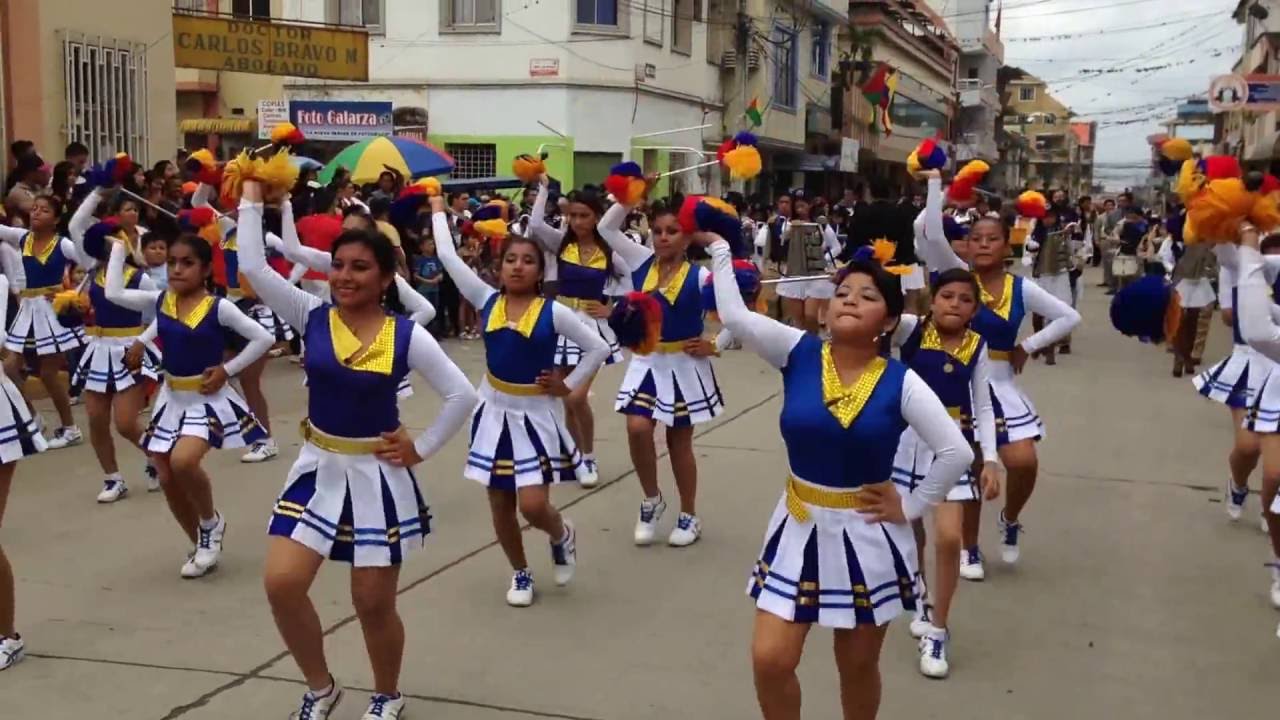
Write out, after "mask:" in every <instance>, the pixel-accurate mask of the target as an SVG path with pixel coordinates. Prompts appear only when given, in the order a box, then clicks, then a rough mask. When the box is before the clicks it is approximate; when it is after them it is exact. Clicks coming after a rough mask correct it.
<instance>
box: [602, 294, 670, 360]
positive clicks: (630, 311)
mask: <svg viewBox="0 0 1280 720" xmlns="http://www.w3.org/2000/svg"><path fill="white" fill-rule="evenodd" d="M609 327H610V328H612V329H613V332H614V334H615V335H616V336H617V339H618V344H620V345H622V346H623V347H626V348H629V349H630V350H631V351H632V352H634V353H636V354H637V355H648V354H649V353H651V352H653V351H654V349H656V348H657V347H658V340H659V339H660V338H661V337H662V306H661V305H659V304H658V300H657V299H656V298H654V297H653V296H652V295H650V294H648V293H642V292H629V293H627V294H626V295H624V296H623V297H622V299H621V300H619V301H618V302H617V303H616V304H615V305H614V306H613V311H612V312H610V313H609Z"/></svg>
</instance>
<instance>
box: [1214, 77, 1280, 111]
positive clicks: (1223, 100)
mask: <svg viewBox="0 0 1280 720" xmlns="http://www.w3.org/2000/svg"><path fill="white" fill-rule="evenodd" d="M1209 109H1210V110H1211V111H1213V112H1216V113H1220V112H1233V111H1236V110H1248V111H1249V112H1270V111H1272V110H1280V75H1219V76H1217V77H1215V78H1214V79H1213V80H1211V81H1210V82H1209Z"/></svg>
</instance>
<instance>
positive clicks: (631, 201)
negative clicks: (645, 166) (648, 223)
mask: <svg viewBox="0 0 1280 720" xmlns="http://www.w3.org/2000/svg"><path fill="white" fill-rule="evenodd" d="M604 189H605V191H606V192H608V193H609V194H611V195H613V197H614V199H616V200H617V201H618V202H620V203H622V204H623V205H635V204H636V203H638V202H640V201H641V200H643V199H644V195H645V193H646V192H647V191H648V189H649V187H648V183H646V182H645V179H644V171H643V170H641V169H640V165H639V164H637V163H634V162H630V161H628V162H624V163H618V164H617V165H614V166H613V167H611V168H609V176H608V177H606V178H605V179H604Z"/></svg>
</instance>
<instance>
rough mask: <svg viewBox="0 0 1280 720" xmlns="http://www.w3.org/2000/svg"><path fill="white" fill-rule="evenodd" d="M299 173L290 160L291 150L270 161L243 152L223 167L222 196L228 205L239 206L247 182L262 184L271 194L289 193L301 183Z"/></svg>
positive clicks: (272, 157) (269, 159)
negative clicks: (253, 181) (237, 204)
mask: <svg viewBox="0 0 1280 720" xmlns="http://www.w3.org/2000/svg"><path fill="white" fill-rule="evenodd" d="M298 173H299V170H298V166H297V165H294V164H293V163H292V162H291V161H290V160H289V153H288V151H282V152H278V153H276V154H274V155H272V156H271V157H270V158H261V157H250V156H249V153H248V152H247V151H241V153H240V155H238V156H237V157H236V158H235V159H234V160H232V161H231V162H228V163H227V164H226V166H225V167H224V168H223V173H222V197H223V199H224V200H225V201H226V202H229V203H233V204H234V203H238V202H239V201H240V195H241V193H242V192H243V190H244V183H245V181H246V180H256V181H258V182H260V183H262V185H263V186H264V190H266V191H267V192H277V193H278V192H287V191H289V190H292V189H293V186H294V184H296V183H297V182H298Z"/></svg>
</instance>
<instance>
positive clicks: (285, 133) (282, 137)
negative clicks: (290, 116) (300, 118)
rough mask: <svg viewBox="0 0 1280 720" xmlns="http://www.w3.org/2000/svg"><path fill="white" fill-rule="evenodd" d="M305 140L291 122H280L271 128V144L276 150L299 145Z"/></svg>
mask: <svg viewBox="0 0 1280 720" xmlns="http://www.w3.org/2000/svg"><path fill="white" fill-rule="evenodd" d="M306 140H307V139H306V138H305V137H303V135H302V131H301V130H299V129H298V126H297V125H294V124H293V123H291V122H282V123H280V124H279V125H277V126H275V127H273V128H271V144H272V145H275V146H276V147H278V148H282V147H292V146H294V145H301V144H302V143H304V142H306Z"/></svg>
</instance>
